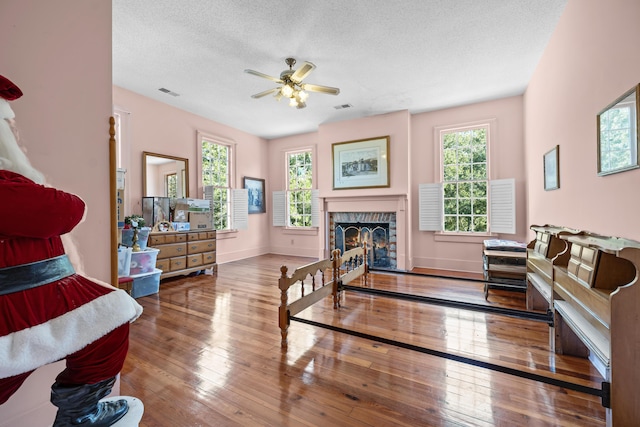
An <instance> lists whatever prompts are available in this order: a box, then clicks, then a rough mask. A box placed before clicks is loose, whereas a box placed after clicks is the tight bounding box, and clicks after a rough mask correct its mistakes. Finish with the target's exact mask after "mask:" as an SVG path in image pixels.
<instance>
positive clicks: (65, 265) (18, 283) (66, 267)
mask: <svg viewBox="0 0 640 427" xmlns="http://www.w3.org/2000/svg"><path fill="white" fill-rule="evenodd" d="M74 273H75V270H74V269H73V266H72V265H71V262H70V261H69V258H68V257H67V256H66V255H60V256H57V257H55V258H49V259H45V260H42V261H36V262H31V263H29V264H21V265H16V266H13V267H6V268H0V295H7V294H12V293H14V292H19V291H24V290H27V289H33V288H37V287H38V286H42V285H46V284H48V283H52V282H55V281H57V280H60V279H64V278H65V277H68V276H71V275H72V274H74Z"/></svg>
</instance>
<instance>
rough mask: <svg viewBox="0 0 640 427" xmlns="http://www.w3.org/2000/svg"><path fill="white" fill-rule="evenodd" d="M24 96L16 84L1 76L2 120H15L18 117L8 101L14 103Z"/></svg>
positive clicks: (0, 112) (0, 101)
mask: <svg viewBox="0 0 640 427" xmlns="http://www.w3.org/2000/svg"><path fill="white" fill-rule="evenodd" d="M21 96H22V91H21V90H20V88H19V87H18V86H16V84H15V83H13V82H12V81H11V80H9V79H8V78H6V77H4V76H1V75H0V119H13V118H14V117H15V116H16V115H15V113H14V112H13V110H12V109H11V107H10V106H9V103H8V102H7V101H13V100H16V99H18V98H20V97H21Z"/></svg>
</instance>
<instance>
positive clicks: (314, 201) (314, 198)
mask: <svg viewBox="0 0 640 427" xmlns="http://www.w3.org/2000/svg"><path fill="white" fill-rule="evenodd" d="M319 196H320V190H311V226H312V227H320V197H319Z"/></svg>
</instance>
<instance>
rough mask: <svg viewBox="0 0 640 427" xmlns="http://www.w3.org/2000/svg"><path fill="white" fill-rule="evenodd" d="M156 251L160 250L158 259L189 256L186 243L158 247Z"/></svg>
mask: <svg viewBox="0 0 640 427" xmlns="http://www.w3.org/2000/svg"><path fill="white" fill-rule="evenodd" d="M156 249H160V252H159V253H158V258H160V259H162V258H172V257H176V256H181V255H186V254H187V244H186V243H171V244H168V245H162V246H158V247H157V248H156Z"/></svg>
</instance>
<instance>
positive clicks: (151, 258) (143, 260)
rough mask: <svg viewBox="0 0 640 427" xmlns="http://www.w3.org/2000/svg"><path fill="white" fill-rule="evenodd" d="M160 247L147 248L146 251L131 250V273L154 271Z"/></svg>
mask: <svg viewBox="0 0 640 427" xmlns="http://www.w3.org/2000/svg"><path fill="white" fill-rule="evenodd" d="M158 252H160V249H155V248H147V249H145V250H144V251H139V252H131V267H130V268H129V275H131V276H133V275H136V274H144V273H152V272H153V270H154V269H155V268H156V258H157V257H158Z"/></svg>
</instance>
